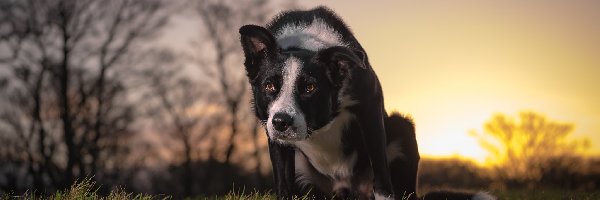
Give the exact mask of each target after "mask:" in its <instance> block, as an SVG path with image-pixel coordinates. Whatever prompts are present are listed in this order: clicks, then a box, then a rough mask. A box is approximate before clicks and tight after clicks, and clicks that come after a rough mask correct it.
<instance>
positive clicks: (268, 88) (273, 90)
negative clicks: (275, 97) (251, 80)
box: [265, 83, 277, 93]
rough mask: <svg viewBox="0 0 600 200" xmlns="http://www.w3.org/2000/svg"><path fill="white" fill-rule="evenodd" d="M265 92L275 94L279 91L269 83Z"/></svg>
mask: <svg viewBox="0 0 600 200" xmlns="http://www.w3.org/2000/svg"><path fill="white" fill-rule="evenodd" d="M265 91H267V92H269V93H274V92H276V91H277V88H276V87H275V84H273V83H267V84H265Z"/></svg>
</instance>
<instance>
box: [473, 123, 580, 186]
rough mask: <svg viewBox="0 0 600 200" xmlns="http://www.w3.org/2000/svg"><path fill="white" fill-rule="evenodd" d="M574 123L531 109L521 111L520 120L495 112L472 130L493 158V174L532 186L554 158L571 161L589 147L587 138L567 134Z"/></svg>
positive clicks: (511, 183) (551, 163) (519, 183)
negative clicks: (477, 127) (571, 136)
mask: <svg viewBox="0 0 600 200" xmlns="http://www.w3.org/2000/svg"><path fill="white" fill-rule="evenodd" d="M573 127H574V126H573V124H569V123H561V122H555V121H551V120H548V119H547V118H546V117H544V116H543V115H540V114H537V113H534V112H521V113H520V114H519V120H518V121H517V120H515V119H513V118H510V117H507V116H505V115H503V114H497V115H495V116H494V117H493V118H492V119H491V120H490V121H488V122H486V124H485V125H484V128H485V129H484V132H483V133H477V132H475V131H473V132H471V135H472V136H474V137H476V138H477V139H478V140H479V142H480V144H481V146H482V147H483V148H484V149H486V150H487V151H488V152H489V153H490V154H491V158H492V159H493V161H496V162H497V163H496V166H495V167H496V175H497V176H498V177H497V178H499V179H500V180H501V181H504V182H506V183H508V184H509V185H515V186H522V185H526V186H529V187H533V186H534V185H535V184H536V182H538V181H539V180H540V179H541V178H542V175H543V174H544V173H545V172H546V170H547V169H549V168H550V165H553V166H554V165H556V163H555V162H556V161H557V160H560V161H561V162H570V161H572V160H570V159H564V158H566V157H571V156H577V155H578V154H579V153H581V151H582V150H584V149H586V148H588V147H589V140H587V139H580V140H574V139H571V138H569V135H570V134H571V132H572V130H573Z"/></svg>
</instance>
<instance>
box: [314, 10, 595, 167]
mask: <svg viewBox="0 0 600 200" xmlns="http://www.w3.org/2000/svg"><path fill="white" fill-rule="evenodd" d="M302 5H303V6H304V7H307V8H309V7H314V6H316V5H327V6H329V7H330V8H332V9H333V10H335V11H336V12H337V13H338V15H340V16H341V17H342V18H344V20H345V21H346V23H347V24H348V25H349V26H350V27H351V28H352V30H353V32H354V33H355V35H356V37H357V38H358V40H359V41H360V42H361V44H362V45H363V47H364V48H365V49H366V51H367V53H368V55H369V59H370V62H371V64H372V65H373V67H374V68H375V71H376V72H377V73H378V76H379V79H380V81H381V83H382V85H383V89H384V95H385V101H386V102H385V103H386V109H387V110H388V111H399V112H401V113H406V114H409V115H411V116H412V117H413V118H414V120H415V123H416V131H417V140H418V142H419V150H420V152H421V154H422V156H424V157H465V158H470V159H472V160H474V161H476V162H477V163H478V164H481V165H484V164H485V163H486V157H487V152H485V151H484V150H483V149H482V148H481V147H480V146H479V144H478V142H477V141H476V139H474V138H472V137H470V136H469V135H468V132H469V131H472V130H475V131H479V132H481V130H482V126H483V124H484V123H485V122H486V121H487V120H489V119H490V118H491V117H492V115H493V114H495V113H504V114H507V115H510V116H516V115H517V113H518V112H519V111H523V110H529V111H535V112H538V113H541V114H544V115H546V116H547V117H548V119H550V120H557V121H561V122H568V123H573V124H575V130H574V132H573V134H572V136H574V137H588V138H589V139H590V141H591V149H590V150H589V152H588V153H589V154H594V155H598V154H600V37H598V35H600V20H598V19H600V12H597V10H598V9H599V8H600V2H598V1H569V2H567V1H533V2H520V1H499V2H488V1H469V0H459V1H449V2H446V1H431V0H425V1H376V2H373V1H368V2H364V1H343V2H342V1H315V0H311V1H303V2H302ZM487 162H489V160H488V161H487Z"/></svg>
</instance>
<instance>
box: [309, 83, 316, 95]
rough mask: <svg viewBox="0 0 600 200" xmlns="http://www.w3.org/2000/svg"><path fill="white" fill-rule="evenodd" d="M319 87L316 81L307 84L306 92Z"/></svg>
mask: <svg viewBox="0 0 600 200" xmlns="http://www.w3.org/2000/svg"><path fill="white" fill-rule="evenodd" d="M316 89H317V85H315V84H314V83H309V84H308V85H306V93H312V92H314V91H315V90H316Z"/></svg>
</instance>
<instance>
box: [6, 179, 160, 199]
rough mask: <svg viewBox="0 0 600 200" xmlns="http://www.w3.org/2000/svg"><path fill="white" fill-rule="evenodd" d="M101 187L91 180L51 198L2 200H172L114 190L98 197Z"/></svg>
mask: <svg viewBox="0 0 600 200" xmlns="http://www.w3.org/2000/svg"><path fill="white" fill-rule="evenodd" d="M98 189H99V187H98V186H96V184H95V183H94V182H92V181H90V179H84V180H83V181H79V182H76V183H75V184H73V185H72V186H71V188H69V189H67V190H64V191H58V192H56V193H54V194H52V195H50V196H47V197H44V196H37V195H36V194H35V192H27V193H25V194H23V195H20V196H15V195H10V194H3V195H2V196H0V198H1V199H5V200H12V199H28V200H129V199H132V200H150V199H170V197H163V198H158V197H157V196H151V195H144V194H135V195H134V194H133V193H128V192H126V191H125V190H123V189H116V190H113V191H112V192H111V193H110V194H109V195H108V196H100V195H98Z"/></svg>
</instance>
